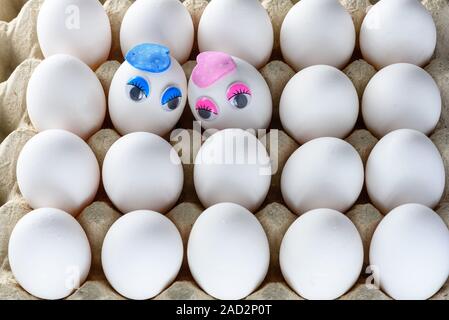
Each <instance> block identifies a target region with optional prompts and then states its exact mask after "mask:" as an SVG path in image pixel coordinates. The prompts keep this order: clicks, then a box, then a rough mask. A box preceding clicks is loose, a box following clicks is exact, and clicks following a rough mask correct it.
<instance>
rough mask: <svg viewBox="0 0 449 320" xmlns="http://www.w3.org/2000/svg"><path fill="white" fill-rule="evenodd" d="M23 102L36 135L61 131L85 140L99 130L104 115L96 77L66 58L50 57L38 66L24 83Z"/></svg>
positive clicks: (101, 90)
mask: <svg viewBox="0 0 449 320" xmlns="http://www.w3.org/2000/svg"><path fill="white" fill-rule="evenodd" d="M26 99H27V108H28V115H29V116H30V120H31V122H32V123H33V126H34V127H35V128H36V129H37V130H38V131H43V130H47V129H63V130H67V131H70V132H72V133H74V134H76V135H78V136H80V137H81V138H83V139H88V138H89V137H90V136H91V135H92V134H94V133H95V132H97V131H98V130H99V129H100V128H101V126H102V124H103V121H104V117H105V114H106V98H105V95H104V91H103V87H102V86H101V83H100V81H99V80H98V78H97V76H96V75H95V73H94V72H93V71H92V70H91V69H90V68H89V67H88V66H87V65H86V64H84V63H83V62H82V61H81V60H79V59H77V58H75V57H72V56H69V55H63V54H57V55H53V56H51V57H49V58H47V59H45V60H44V61H42V62H41V63H40V64H39V66H38V67H37V68H36V69H35V70H34V72H33V74H32V75H31V78H30V81H29V82H28V87H27V93H26Z"/></svg>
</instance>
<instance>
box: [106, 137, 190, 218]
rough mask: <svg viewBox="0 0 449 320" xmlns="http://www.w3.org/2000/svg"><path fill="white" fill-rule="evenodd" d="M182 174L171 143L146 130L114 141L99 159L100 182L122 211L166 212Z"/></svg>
mask: <svg viewBox="0 0 449 320" xmlns="http://www.w3.org/2000/svg"><path fill="white" fill-rule="evenodd" d="M183 182H184V173H183V169H182V164H181V160H180V159H179V156H178V154H177V153H176V152H175V150H174V149H173V148H172V146H171V145H170V144H169V143H168V142H167V141H165V140H164V139H162V138H161V137H159V136H157V135H155V134H152V133H147V132H136V133H131V134H128V135H126V136H124V137H122V138H120V139H119V140H117V141H116V142H115V143H114V144H113V145H112V146H111V148H110V149H109V151H108V152H107V154H106V156H105V159H104V162H103V185H104V188H105V190H106V193H107V194H108V196H109V199H110V200H111V201H112V202H113V203H114V205H115V206H116V207H117V208H118V209H119V210H120V211H121V212H123V213H126V212H130V211H134V210H144V209H145V210H154V211H157V212H162V213H164V212H166V211H167V210H169V209H170V208H171V207H172V206H173V205H174V204H175V203H176V201H177V200H178V198H179V196H180V195H181V191H182V186H183Z"/></svg>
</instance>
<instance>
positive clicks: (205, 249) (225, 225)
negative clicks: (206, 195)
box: [187, 203, 270, 300]
mask: <svg viewBox="0 0 449 320" xmlns="http://www.w3.org/2000/svg"><path fill="white" fill-rule="evenodd" d="M187 259H188V263H189V267H190V271H191V273H192V276H193V278H194V279H195V281H196V282H197V283H198V285H199V286H200V287H201V288H202V289H203V290H204V291H206V292H207V293H208V294H209V295H211V296H213V297H214V298H217V299H223V300H237V299H243V298H244V297H246V296H248V295H249V294H251V293H252V292H253V291H254V290H256V289H257V287H259V285H260V284H261V283H262V281H263V280H264V278H265V275H266V274H267V271H268V265H269V263H270V249H269V245H268V239H267V236H266V234H265V231H264V230H263V228H262V225H261V224H260V223H259V221H258V220H257V218H256V217H255V216H254V215H253V214H252V213H251V212H249V211H248V210H246V209H245V208H243V207H241V206H239V205H237V204H234V203H220V204H217V205H214V206H212V207H210V208H209V209H207V210H206V211H204V212H203V213H202V214H201V215H200V216H199V217H198V219H197V220H196V222H195V224H194V225H193V227H192V231H191V232H190V237H189V243H188V246H187Z"/></svg>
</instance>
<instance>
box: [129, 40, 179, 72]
mask: <svg viewBox="0 0 449 320" xmlns="http://www.w3.org/2000/svg"><path fill="white" fill-rule="evenodd" d="M125 59H126V61H128V63H129V64H130V65H132V66H133V67H134V68H136V69H139V70H142V71H146V72H152V73H161V72H164V71H166V70H167V69H168V68H170V65H171V59H170V50H169V49H168V48H167V47H165V46H162V45H159V44H154V43H143V44H139V45H137V46H135V47H134V48H132V49H131V50H129V51H128V53H127V54H126V57H125Z"/></svg>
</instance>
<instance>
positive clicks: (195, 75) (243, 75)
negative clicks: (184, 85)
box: [189, 51, 272, 130]
mask: <svg viewBox="0 0 449 320" xmlns="http://www.w3.org/2000/svg"><path fill="white" fill-rule="evenodd" d="M189 104H190V109H191V110H192V112H193V114H194V116H195V118H196V119H197V120H198V121H200V122H201V126H202V127H203V128H206V129H209V128H214V129H219V130H223V129H228V128H240V129H265V128H267V127H268V125H269V124H270V121H271V114H272V102H271V94H270V90H269V88H268V85H267V83H266V82H265V80H264V78H263V77H262V75H261V74H260V73H259V72H258V71H257V69H256V68H254V67H253V66H252V65H250V64H249V63H247V62H245V61H243V60H241V59H239V58H236V57H232V56H230V55H228V54H226V53H222V52H212V51H210V52H203V53H201V54H200V55H198V57H197V65H196V67H195V68H194V69H193V71H192V76H191V78H190V82H189Z"/></svg>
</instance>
